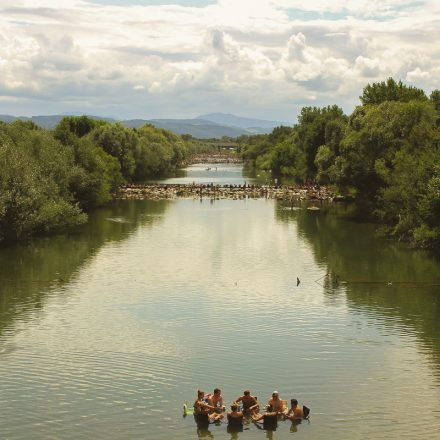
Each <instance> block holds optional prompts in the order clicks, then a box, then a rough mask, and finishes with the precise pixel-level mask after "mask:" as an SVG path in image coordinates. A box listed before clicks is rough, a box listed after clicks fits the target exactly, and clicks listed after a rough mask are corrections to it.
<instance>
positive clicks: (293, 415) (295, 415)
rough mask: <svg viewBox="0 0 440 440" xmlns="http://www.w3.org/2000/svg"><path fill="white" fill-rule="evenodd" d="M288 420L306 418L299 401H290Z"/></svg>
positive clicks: (287, 413)
mask: <svg viewBox="0 0 440 440" xmlns="http://www.w3.org/2000/svg"><path fill="white" fill-rule="evenodd" d="M286 418H288V419H289V420H298V419H303V418H304V411H303V409H302V408H301V407H299V406H298V401H297V400H296V399H290V408H289V410H288V411H287V412H286Z"/></svg>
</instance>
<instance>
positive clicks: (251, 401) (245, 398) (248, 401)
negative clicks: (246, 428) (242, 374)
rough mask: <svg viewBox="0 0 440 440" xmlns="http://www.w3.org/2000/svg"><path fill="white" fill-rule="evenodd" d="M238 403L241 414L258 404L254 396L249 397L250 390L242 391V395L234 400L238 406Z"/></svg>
mask: <svg viewBox="0 0 440 440" xmlns="http://www.w3.org/2000/svg"><path fill="white" fill-rule="evenodd" d="M240 402H241V404H242V406H243V412H245V411H246V412H248V411H250V410H251V408H252V407H253V406H255V405H257V404H258V402H257V398H256V397H255V396H251V392H250V390H245V391H243V395H242V396H240V397H239V398H238V399H235V402H234V403H236V404H238V403H240Z"/></svg>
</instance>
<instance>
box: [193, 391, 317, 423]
mask: <svg viewBox="0 0 440 440" xmlns="http://www.w3.org/2000/svg"><path fill="white" fill-rule="evenodd" d="M309 413H310V409H309V408H307V407H306V406H300V405H298V401H297V400H296V399H291V400H290V407H288V405H287V402H286V401H285V400H282V399H281V398H280V396H279V393H278V391H274V392H273V393H272V396H271V397H270V398H269V399H268V401H267V404H266V405H265V406H264V408H262V407H261V406H260V403H259V402H258V400H257V397H255V396H252V395H251V392H250V390H245V391H244V392H243V395H242V396H240V397H238V398H237V399H235V400H234V402H233V403H232V405H231V407H230V411H228V412H226V407H225V406H224V403H223V396H222V394H221V390H220V389H219V388H216V389H215V390H214V392H213V393H210V394H205V392H204V391H202V390H198V391H197V399H196V401H195V402H194V415H195V416H196V417H198V418H199V420H198V421H199V422H202V423H203V422H205V423H211V422H216V421H220V420H221V419H223V418H224V417H225V415H226V419H227V422H228V425H230V426H242V425H243V423H244V420H245V418H249V419H251V420H252V421H253V422H255V423H262V424H263V425H264V426H268V425H272V426H273V425H276V423H277V421H278V419H280V418H281V419H284V420H286V419H288V420H291V421H299V420H302V419H307V418H308V416H309Z"/></svg>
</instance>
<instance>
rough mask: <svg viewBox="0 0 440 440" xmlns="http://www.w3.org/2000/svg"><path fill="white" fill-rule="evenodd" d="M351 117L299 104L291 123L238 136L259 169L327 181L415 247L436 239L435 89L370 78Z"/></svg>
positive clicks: (439, 232) (439, 151)
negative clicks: (270, 131)
mask: <svg viewBox="0 0 440 440" xmlns="http://www.w3.org/2000/svg"><path fill="white" fill-rule="evenodd" d="M360 100H361V105H359V106H357V107H356V108H355V110H354V111H353V113H352V114H351V115H349V116H347V115H345V114H344V112H343V110H342V109H341V108H339V107H338V106H336V105H333V106H327V107H322V108H319V107H305V108H303V109H302V110H301V112H300V115H299V117H298V122H297V123H296V124H295V125H294V126H293V127H277V128H275V129H274V130H273V132H272V133H270V134H268V135H255V136H250V137H241V138H240V139H239V142H240V145H241V154H242V156H243V158H244V159H245V160H247V161H249V162H250V163H252V164H253V165H254V166H255V167H256V168H257V169H260V170H267V171H271V172H272V174H273V175H274V176H276V177H285V178H290V179H293V180H294V181H296V182H299V183H313V184H327V185H333V186H334V187H335V188H337V190H339V192H340V193H341V194H343V195H346V196H349V197H350V198H353V200H354V202H355V204H356V207H357V212H358V214H359V215H361V216H362V217H363V218H367V219H375V220H378V221H380V222H381V223H382V224H383V225H385V228H386V232H387V233H388V234H390V235H392V236H394V237H396V238H398V239H405V240H407V241H410V242H412V243H413V244H415V245H417V246H422V247H423V246H424V247H437V248H438V247H439V245H440V90H434V91H433V92H432V93H431V94H430V96H429V97H428V96H427V95H426V94H425V92H424V91H423V90H422V89H419V88H416V87H411V86H407V85H405V84H403V83H402V82H401V81H399V82H396V81H395V80H394V79H393V78H389V79H388V80H386V81H383V82H378V83H372V84H368V85H367V86H366V87H365V88H364V89H363V94H362V95H361V96H360Z"/></svg>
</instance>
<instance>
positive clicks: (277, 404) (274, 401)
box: [267, 391, 284, 413]
mask: <svg viewBox="0 0 440 440" xmlns="http://www.w3.org/2000/svg"><path fill="white" fill-rule="evenodd" d="M267 406H269V407H270V408H271V411H273V412H276V413H282V412H283V411H284V404H283V401H282V400H281V399H280V396H279V394H278V391H274V392H273V393H272V397H271V398H270V399H269V400H268V401H267Z"/></svg>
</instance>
